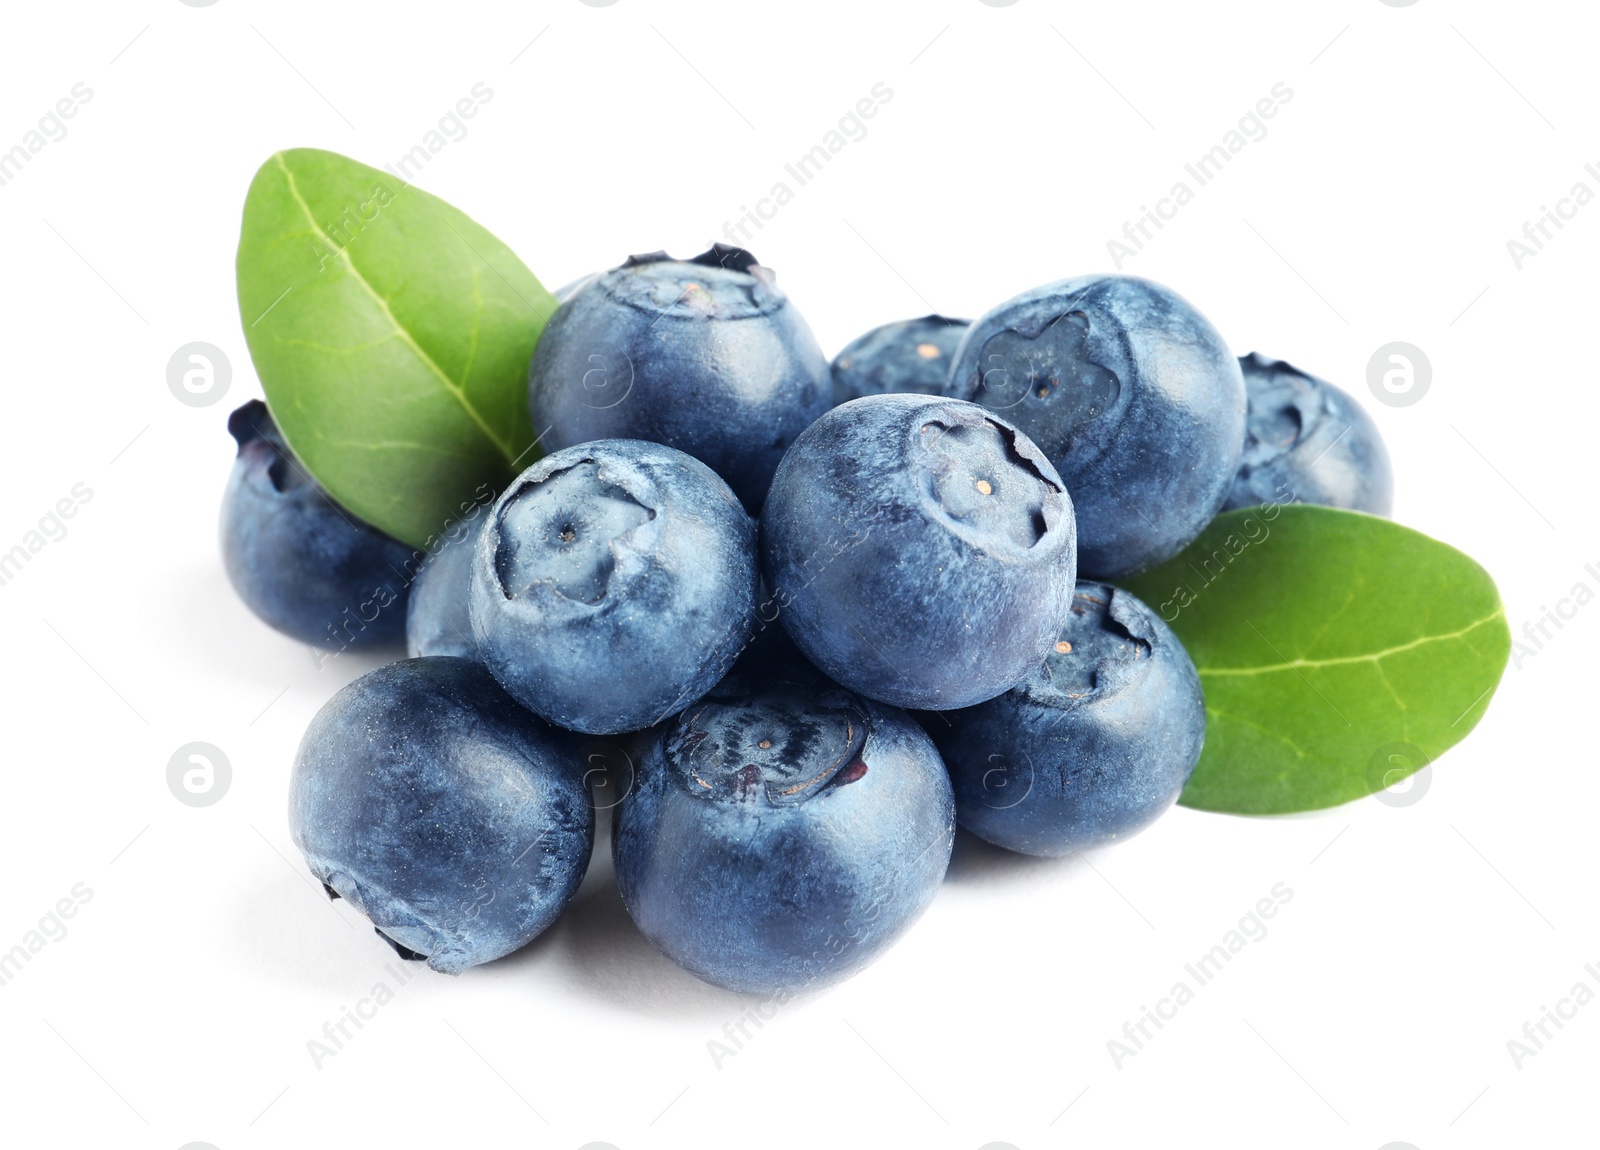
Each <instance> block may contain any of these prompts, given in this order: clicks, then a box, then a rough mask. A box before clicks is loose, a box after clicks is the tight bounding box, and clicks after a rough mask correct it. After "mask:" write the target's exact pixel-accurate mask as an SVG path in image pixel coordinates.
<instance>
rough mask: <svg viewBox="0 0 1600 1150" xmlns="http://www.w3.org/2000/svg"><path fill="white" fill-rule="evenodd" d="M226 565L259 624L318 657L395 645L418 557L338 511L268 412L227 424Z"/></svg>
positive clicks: (241, 412) (222, 531)
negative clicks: (233, 452) (235, 449)
mask: <svg viewBox="0 0 1600 1150" xmlns="http://www.w3.org/2000/svg"><path fill="white" fill-rule="evenodd" d="M228 431H229V432H230V433H231V434H232V435H233V438H234V439H235V440H236V441H237V442H238V444H239V454H238V455H237V457H236V458H235V459H234V462H233V471H232V473H231V474H230V475H229V476H228V486H227V489H226V491H225V492H224V493H223V497H222V514H221V519H220V524H219V535H220V537H221V545H222V565H223V568H224V569H225V570H226V571H227V573H228V579H229V581H230V582H231V583H232V584H233V588H234V590H235V591H237V592H238V594H239V598H241V599H243V600H244V602H245V605H246V606H247V607H249V608H250V610H252V611H254V612H255V613H256V615H257V616H259V617H260V618H261V619H262V621H264V622H266V623H268V624H269V625H271V626H273V627H275V628H277V629H278V630H279V631H282V632H283V633H284V634H286V635H289V636H291V637H293V638H295V639H299V640H300V641H301V642H303V643H310V644H311V645H312V646H314V647H316V648H317V649H318V650H319V651H327V652H332V653H337V652H339V651H342V650H344V649H346V648H371V647H380V646H383V645H385V644H391V643H392V644H398V643H399V642H400V641H401V640H403V639H404V637H405V626H406V596H407V592H408V590H409V584H410V580H411V576H412V574H413V573H414V572H415V570H416V563H417V561H418V560H419V559H420V556H418V555H416V553H415V552H413V551H412V549H411V548H410V547H407V546H406V545H405V544H404V543H401V542H400V541H399V540H398V539H392V538H390V537H389V536H387V535H385V534H384V533H383V532H381V531H379V530H378V529H377V528H376V527H372V526H370V525H369V524H367V523H364V522H362V521H361V520H359V519H357V518H356V517H355V516H354V515H352V514H350V512H348V511H346V510H345V509H344V508H342V507H340V506H339V505H338V504H337V503H335V502H334V501H333V498H332V497H331V496H330V495H329V494H328V493H327V492H326V491H324V490H323V489H322V487H321V485H320V484H318V483H317V482H316V480H314V479H312V478H311V476H310V475H309V474H308V473H307V472H306V470H305V469H304V468H303V467H302V466H301V465H300V462H299V461H298V460H297V459H295V457H294V455H293V454H292V453H291V452H290V451H289V447H288V445H287V444H286V443H285V442H284V440H283V436H282V435H281V434H280V433H279V432H278V427H277V424H276V423H274V422H273V419H272V416H271V414H270V413H269V412H268V411H267V405H266V404H264V403H262V402H261V401H260V400H259V399H253V400H251V401H250V402H249V403H246V404H245V405H244V406H243V407H240V408H239V409H238V410H237V411H235V412H234V413H233V414H232V415H230V416H229V417H228Z"/></svg>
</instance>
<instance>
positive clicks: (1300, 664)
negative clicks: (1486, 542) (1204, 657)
mask: <svg viewBox="0 0 1600 1150" xmlns="http://www.w3.org/2000/svg"><path fill="white" fill-rule="evenodd" d="M1504 616H1505V608H1504V607H1500V608H1498V609H1496V610H1495V612H1494V613H1493V614H1491V615H1486V616H1484V617H1483V618H1482V619H1479V620H1477V621H1476V622H1474V623H1471V624H1468V625H1467V626H1465V627H1463V628H1461V630H1459V631H1450V632H1447V633H1445V634H1441V635H1422V636H1420V637H1418V638H1416V639H1413V640H1411V641H1410V642H1409V643H1401V644H1399V645H1397V646H1394V647H1387V648H1385V649H1384V650H1382V651H1373V652H1371V653H1370V654H1366V655H1338V656H1333V657H1330V658H1326V659H1291V660H1289V661H1288V662H1285V663H1271V664H1267V665H1264V666H1260V667H1199V668H1197V669H1198V670H1199V672H1200V676H1201V678H1237V677H1243V676H1250V675H1273V674H1282V673H1283V672H1285V671H1301V670H1308V669H1314V668H1321V667H1345V666H1351V665H1354V664H1359V663H1377V662H1379V661H1380V660H1382V659H1387V658H1389V657H1390V656H1392V655H1398V654H1401V653H1402V652H1405V651H1414V650H1416V649H1417V648H1419V647H1426V646H1428V645H1429V644H1432V643H1447V642H1449V641H1451V640H1452V639H1461V638H1465V637H1466V636H1467V635H1470V634H1472V632H1474V631H1476V630H1478V629H1479V628H1480V627H1485V626H1487V625H1489V624H1490V623H1493V622H1495V621H1496V620H1498V619H1501V618H1503V617H1504Z"/></svg>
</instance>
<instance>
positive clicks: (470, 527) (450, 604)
mask: <svg viewBox="0 0 1600 1150" xmlns="http://www.w3.org/2000/svg"><path fill="white" fill-rule="evenodd" d="M488 519H489V509H488V508H487V507H482V506H479V507H475V508H473V510H472V514H471V515H470V517H467V518H465V519H463V520H462V521H461V522H459V523H456V524H453V525H452V526H451V529H450V530H449V531H448V532H446V533H445V542H444V545H443V546H442V547H440V548H439V550H437V551H435V552H434V553H433V554H432V555H430V556H428V558H427V559H426V560H425V561H424V562H423V564H422V567H421V568H420V569H419V570H418V571H417V577H416V579H415V580H414V581H413V582H412V584H411V601H410V604H409V605H408V606H407V608H406V654H408V655H410V656H411V657H412V658H417V657H418V656H421V655H454V656H456V657H458V658H461V659H476V658H477V657H478V644H477V642H476V641H475V640H474V639H473V637H472V615H471V613H470V612H469V610H468V607H467V604H468V591H469V589H470V588H471V585H472V551H473V548H474V547H475V546H476V545H477V542H478V535H479V534H480V533H481V532H482V530H483V525H484V523H486V522H487V521H488Z"/></svg>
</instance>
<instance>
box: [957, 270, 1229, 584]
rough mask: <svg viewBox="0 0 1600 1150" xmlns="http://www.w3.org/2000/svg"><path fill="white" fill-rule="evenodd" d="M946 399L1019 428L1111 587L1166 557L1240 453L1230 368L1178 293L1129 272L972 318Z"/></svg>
mask: <svg viewBox="0 0 1600 1150" xmlns="http://www.w3.org/2000/svg"><path fill="white" fill-rule="evenodd" d="M950 379H951V394H953V395H956V396H958V397H959V398H962V399H970V400H973V401H975V402H977V403H981V404H983V405H984V406H985V407H987V408H989V409H990V410H992V411H995V412H997V413H998V414H1000V415H1003V416H1005V417H1006V418H1007V419H1009V420H1011V422H1013V423H1015V424H1016V425H1017V426H1018V427H1020V428H1021V429H1022V430H1023V431H1024V432H1025V433H1027V435H1028V436H1029V437H1031V438H1032V439H1033V441H1034V442H1035V443H1037V444H1038V445H1039V448H1040V450H1041V451H1043V452H1044V453H1045V455H1047V456H1048V457H1049V458H1050V461H1051V462H1052V463H1054V464H1055V466H1056V469H1057V470H1058V471H1060V473H1061V477H1062V478H1063V479H1065V480H1066V483H1067V489H1068V490H1069V491H1071V492H1072V502H1073V505H1074V507H1075V508H1076V509H1077V513H1078V564H1079V567H1080V569H1081V570H1082V572H1083V573H1084V574H1085V575H1090V576H1094V577H1096V578H1101V579H1116V578H1120V577H1122V576H1126V575H1132V574H1135V573H1137V572H1140V571H1143V570H1145V569H1147V568H1150V567H1154V566H1155V565H1156V564H1158V563H1161V562H1163V561H1164V560H1167V559H1170V558H1171V557H1172V556H1174V555H1176V554H1177V553H1178V552H1179V551H1181V550H1183V548H1184V547H1185V546H1186V545H1188V544H1189V543H1190V542H1191V541H1192V540H1193V539H1194V538H1195V536H1197V535H1198V534H1199V533H1200V531H1201V529H1202V528H1204V527H1205V525H1206V524H1207V523H1208V522H1210V521H1211V518H1212V516H1214V515H1215V514H1216V513H1217V512H1218V511H1219V510H1220V509H1221V508H1222V504H1223V501H1224V500H1225V499H1226V498H1227V495H1228V489H1229V487H1230V486H1231V485H1232V483H1233V477H1234V475H1235V473H1236V472H1237V471H1238V469H1239V453H1240V449H1241V447H1242V445H1243V443H1244V427H1245V390H1244V380H1243V379H1242V378H1241V376H1240V374H1239V364H1238V361H1237V360H1235V359H1234V357H1233V353H1232V352H1230V351H1229V350H1228V347H1227V344H1226V343H1224V342H1223V339H1222V337H1221V336H1220V335H1219V334H1217V330H1216V329H1215V328H1214V327H1212V326H1211V324H1210V322H1208V321H1207V320H1206V318H1205V317H1204V316H1202V315H1201V314H1200V313H1199V312H1198V311H1196V310H1195V309H1194V308H1193V307H1192V306H1190V305H1189V304H1188V303H1187V302H1186V301H1185V300H1183V299H1182V298H1181V297H1180V296H1178V295H1177V294H1176V293H1175V292H1172V291H1170V290H1168V289H1167V288H1164V287H1162V286H1161V285H1160V284H1155V283H1151V282H1149V281H1148V280H1142V279H1136V278H1133V277H1131V276H1085V277H1081V278H1078V279H1069V280H1062V281H1060V282H1058V283H1052V284H1046V285H1045V286H1043V287H1039V288H1034V289H1033V290H1032V291H1027V292H1024V293H1022V294H1021V295H1019V296H1017V297H1016V298H1015V299H1012V300H1009V301H1007V302H1006V303H1003V304H1001V305H1000V306H999V307H997V308H995V309H994V310H992V311H990V312H989V313H988V314H986V315H984V316H982V317H980V318H979V319H978V320H977V321H976V322H974V323H973V325H972V327H971V328H970V329H969V330H968V332H967V335H966V337H965V339H964V340H963V341H962V344H961V347H960V349H959V350H958V351H957V353H956V363H955V366H954V368H953V369H952V372H951V377H950Z"/></svg>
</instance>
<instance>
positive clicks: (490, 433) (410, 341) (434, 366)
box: [272, 152, 515, 464]
mask: <svg viewBox="0 0 1600 1150" xmlns="http://www.w3.org/2000/svg"><path fill="white" fill-rule="evenodd" d="M272 158H273V160H274V161H275V162H276V163H277V165H278V169H279V170H280V171H281V172H282V173H283V176H284V179H285V180H287V181H288V185H289V194H290V195H291V196H293V197H294V202H295V203H296V204H298V205H300V211H301V213H302V214H303V215H304V216H305V218H306V223H308V224H309V225H310V226H311V228H312V230H313V231H315V232H316V234H317V235H319V236H321V237H322V239H323V240H324V241H325V242H326V243H327V244H328V246H329V247H331V248H333V250H334V251H335V252H337V253H338V256H339V259H340V261H341V262H342V263H343V264H344V266H345V269H346V270H347V271H348V272H349V273H350V276H351V277H352V278H353V279H354V280H355V281H356V283H358V284H360V285H361V289H362V290H363V291H365V292H366V293H367V295H368V296H370V297H371V299H372V302H373V303H375V304H377V305H378V310H379V311H381V312H382V313H383V316H384V318H385V319H386V320H388V321H389V324H390V326H391V327H393V328H394V332H395V335H396V336H398V337H399V338H400V340H401V341H402V342H403V343H404V344H405V345H406V346H407V347H409V348H410V349H411V351H412V354H414V355H415V356H416V357H417V359H419V360H420V361H421V362H422V364H423V366H425V367H426V368H427V369H428V370H429V371H430V372H432V373H433V376H434V378H435V379H437V380H438V381H439V384H440V386H442V387H443V388H444V389H445V391H446V392H447V393H448V394H449V395H451V396H452V397H453V398H454V399H455V401H456V402H457V403H459V404H460V405H461V409H462V410H463V411H465V412H466V413H467V416H468V417H469V418H470V419H471V420H472V422H473V423H474V424H476V425H477V427H478V430H479V431H481V432H483V435H484V438H486V439H487V440H488V441H489V442H490V443H492V444H494V446H495V448H496V449H497V450H498V451H499V452H500V454H501V455H503V456H504V457H505V459H506V462H507V463H511V464H514V463H515V460H514V458H513V456H512V451H511V445H510V443H508V442H507V441H506V440H504V439H502V438H501V437H500V436H498V435H496V434H495V433H494V429H493V428H492V427H490V426H489V424H488V423H487V422H486V421H485V420H484V418H483V416H482V415H481V414H479V412H478V409H477V408H475V407H473V406H472V402H471V401H470V400H469V399H468V398H467V394H466V389H465V388H464V387H462V386H460V385H458V384H457V383H456V382H455V380H453V379H451V378H450V376H449V374H448V373H446V372H445V370H444V369H443V368H442V367H440V366H439V364H438V363H436V362H435V361H434V358H433V357H432V356H431V355H429V354H428V353H427V351H426V350H425V349H424V348H423V347H422V345H421V344H419V343H418V342H417V341H416V339H415V337H413V336H412V334H411V333H410V332H409V331H407V330H406V328H405V326H404V325H403V324H402V323H401V322H400V320H399V319H398V318H397V317H396V316H395V314H394V312H393V311H391V310H390V308H389V304H388V301H386V300H385V299H384V298H383V297H382V296H381V295H379V294H378V292H377V290H376V289H375V288H374V287H373V286H372V284H371V283H369V282H368V281H367V278H366V276H364V275H362V274H361V272H360V270H359V269H358V268H357V267H356V265H355V261H354V260H352V259H351V258H350V252H349V249H348V248H346V247H345V246H343V245H341V244H337V243H334V241H333V237H332V236H330V235H328V233H327V232H326V231H324V230H323V228H322V225H321V224H319V223H317V218H316V216H314V215H313V214H312V212H311V205H310V204H308V203H306V199H305V197H304V196H302V195H301V194H300V185H299V183H298V181H296V180H295V177H294V172H293V171H292V170H290V168H289V165H288V164H286V163H285V162H284V159H283V153H282V152H276V153H274V154H273V157H272Z"/></svg>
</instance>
